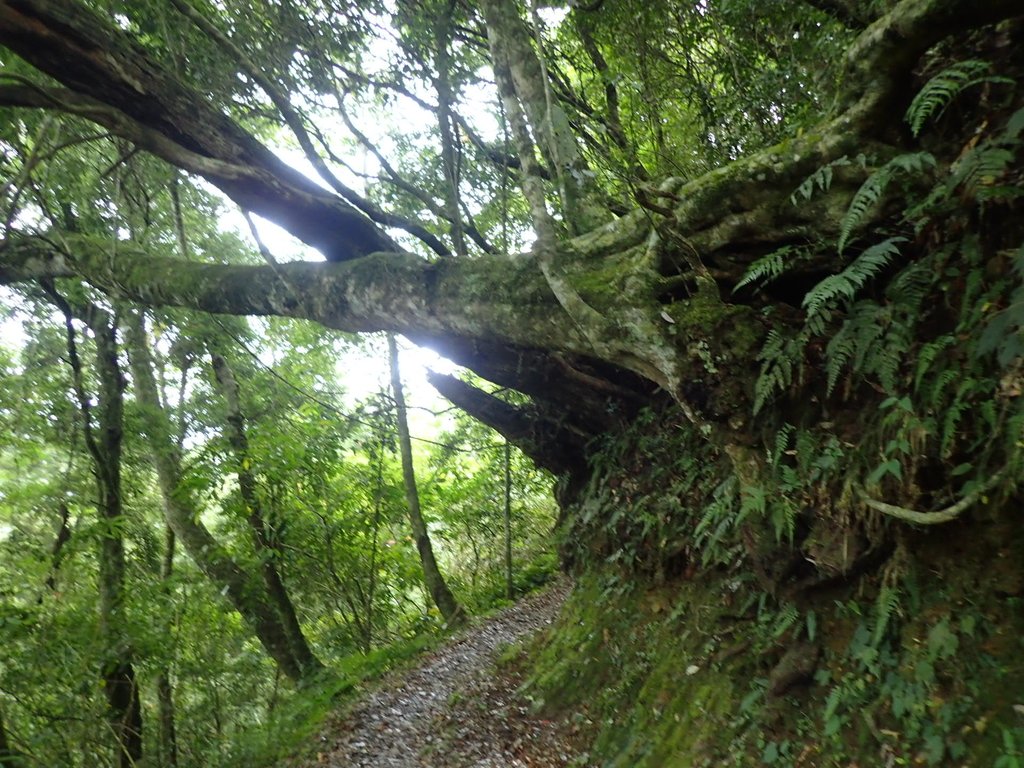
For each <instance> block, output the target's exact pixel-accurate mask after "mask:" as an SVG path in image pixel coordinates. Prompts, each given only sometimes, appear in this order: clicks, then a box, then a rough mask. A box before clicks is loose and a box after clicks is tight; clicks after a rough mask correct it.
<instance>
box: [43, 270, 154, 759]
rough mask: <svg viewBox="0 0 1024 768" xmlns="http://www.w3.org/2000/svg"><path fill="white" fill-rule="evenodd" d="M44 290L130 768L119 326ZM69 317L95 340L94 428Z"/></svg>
mask: <svg viewBox="0 0 1024 768" xmlns="http://www.w3.org/2000/svg"><path fill="white" fill-rule="evenodd" d="M48 292H49V293H50V296H51V298H52V299H53V301H54V303H56V304H57V306H58V307H59V308H60V309H61V310H62V311H63V312H64V317H65V326H66V331H67V349H68V360H69V362H70V364H71V369H72V381H73V382H74V387H75V393H76V395H77V398H78V406H79V410H80V412H81V416H82V433H83V435H84V436H85V444H86V447H87V448H88V451H89V455H90V457H91V458H92V466H93V476H94V477H95V480H96V493H97V507H98V510H99V513H100V518H101V520H102V523H103V538H102V540H101V542H100V557H99V565H100V568H99V570H100V573H99V586H100V600H99V612H100V635H101V636H102V637H103V644H104V653H105V656H106V657H105V658H104V659H103V660H102V662H101V669H102V676H103V690H104V693H105V695H106V698H107V710H108V719H109V721H110V728H111V731H112V732H113V734H114V738H115V743H116V749H117V754H118V758H117V761H118V765H120V766H121V768H133V767H134V766H137V765H138V764H139V763H140V762H141V761H142V755H143V744H142V706H141V702H140V699H139V689H138V684H137V682H136V679H135V669H134V666H133V658H132V657H133V654H132V650H131V643H130V640H129V636H128V630H127V627H126V626H125V623H126V618H125V615H124V581H125V553H124V535H123V527H124V511H123V505H122V499H123V497H122V493H121V445H122V438H123V435H124V425H123V422H124V418H123V417H124V389H125V380H124V375H123V374H122V372H121V365H120V362H119V360H118V356H119V355H118V346H117V327H116V324H115V321H114V319H113V318H112V317H111V316H110V315H109V314H107V313H106V312H105V311H103V310H100V309H99V308H98V307H96V306H93V305H85V306H84V307H82V308H79V309H78V311H77V312H76V311H73V310H72V307H71V305H70V304H69V303H68V302H67V301H66V300H65V299H64V298H63V297H61V296H60V295H59V294H58V293H57V292H56V291H55V290H53V289H52V287H51V288H48ZM75 315H77V316H78V317H79V318H80V319H82V320H83V321H84V322H85V323H86V325H88V327H89V328H90V329H91V330H92V332H93V336H94V339H95V345H96V353H95V375H96V380H97V382H98V385H99V393H98V398H97V400H98V402H97V407H96V415H95V428H94V424H93V407H92V405H91V404H90V398H89V396H88V394H87V393H86V390H85V382H84V376H83V373H82V365H81V359H80V357H79V354H78V345H77V342H76V341H75V329H74V326H73V325H72V317H73V316H75Z"/></svg>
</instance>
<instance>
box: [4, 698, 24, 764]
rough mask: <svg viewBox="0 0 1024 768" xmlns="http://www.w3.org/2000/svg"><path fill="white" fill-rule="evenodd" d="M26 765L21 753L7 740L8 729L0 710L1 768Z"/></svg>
mask: <svg viewBox="0 0 1024 768" xmlns="http://www.w3.org/2000/svg"><path fill="white" fill-rule="evenodd" d="M23 765H24V762H23V761H22V759H21V753H19V752H16V751H15V749H14V747H12V746H11V742H10V740H9V739H8V738H7V728H6V726H5V725H4V711H3V710H2V709H0V768H20V767H21V766H23Z"/></svg>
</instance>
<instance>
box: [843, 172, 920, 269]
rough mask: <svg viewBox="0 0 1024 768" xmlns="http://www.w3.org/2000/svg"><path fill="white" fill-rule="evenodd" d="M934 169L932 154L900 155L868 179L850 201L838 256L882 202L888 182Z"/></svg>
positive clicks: (844, 220)
mask: <svg viewBox="0 0 1024 768" xmlns="http://www.w3.org/2000/svg"><path fill="white" fill-rule="evenodd" d="M934 166H935V157H934V156H933V155H932V154H931V153H930V152H912V153H908V154H904V155H897V156H896V157H894V158H893V159H892V160H890V161H889V162H887V163H886V164H885V165H883V166H882V167H881V168H879V169H878V170H877V171H875V172H874V173H873V174H871V175H870V176H869V177H868V178H867V179H865V180H864V183H863V184H861V185H860V189H858V190H857V192H856V194H855V195H854V196H853V199H852V200H851V201H850V206H849V208H847V210H846V213H845V214H844V216H843V220H842V221H841V222H840V224H839V242H838V245H837V247H838V250H839V253H842V252H843V249H844V248H845V247H846V244H847V242H849V240H850V235H852V234H853V230H854V229H856V228H857V227H858V226H859V225H860V224H861V223H862V222H863V221H864V220H865V219H867V217H868V214H869V213H870V212H871V210H872V209H873V208H874V207H875V206H876V205H878V203H879V202H880V201H881V199H882V195H884V194H885V190H886V189H887V188H888V186H889V182H891V181H892V180H893V178H895V177H896V176H897V175H898V173H899V172H903V173H911V174H913V173H922V172H923V171H924V170H925V168H926V167H934Z"/></svg>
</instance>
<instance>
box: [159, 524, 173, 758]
mask: <svg viewBox="0 0 1024 768" xmlns="http://www.w3.org/2000/svg"><path fill="white" fill-rule="evenodd" d="M174 548H175V536H174V531H172V530H171V528H170V526H167V528H166V530H165V531H164V556H163V559H162V560H161V562H160V582H161V584H162V585H163V589H164V592H165V593H168V594H169V593H170V589H171V587H170V582H171V576H172V575H173V573H174ZM170 623H171V622H170V621H169V622H168V625H166V626H165V627H164V631H165V634H166V635H167V636H168V637H170V635H171V629H172V627H171V626H170ZM156 700H157V712H158V717H159V718H160V751H161V754H162V755H163V758H164V762H163V764H164V765H166V766H167V767H168V768H177V765H178V734H177V727H176V725H175V720H176V716H175V709H174V687H173V685H172V684H171V671H170V665H169V664H167V665H164V666H162V667H161V668H160V670H159V671H158V672H157V675H156Z"/></svg>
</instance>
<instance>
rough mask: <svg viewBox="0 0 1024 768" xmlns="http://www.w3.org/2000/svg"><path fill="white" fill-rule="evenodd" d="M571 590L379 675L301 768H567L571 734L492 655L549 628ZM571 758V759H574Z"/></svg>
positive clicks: (520, 606) (525, 604) (532, 599)
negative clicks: (537, 711) (539, 712)
mask: <svg viewBox="0 0 1024 768" xmlns="http://www.w3.org/2000/svg"><path fill="white" fill-rule="evenodd" d="M568 591H569V585H568V584H566V583H559V584H557V585H555V586H554V587H552V588H550V589H547V590H544V591H543V592H539V593H535V594H533V595H530V596H529V597H526V598H524V599H523V600H521V601H519V602H518V603H516V604H515V605H513V606H510V607H509V608H507V609H505V610H504V611H502V612H501V613H499V614H497V615H495V616H494V617H492V618H490V619H488V620H486V621H485V622H483V623H481V624H479V625H477V626H474V627H471V628H470V629H467V630H465V631H463V632H462V633H460V634H459V635H457V636H456V637H455V638H454V639H452V640H451V641H450V642H448V643H447V644H446V645H444V646H443V647H441V648H439V649H438V650H436V651H434V652H433V653H431V654H429V655H428V656H427V657H426V658H425V659H424V661H423V662H422V663H421V664H420V665H419V666H417V667H416V668H415V669H411V670H408V671H406V672H403V673H401V674H398V675H396V676H394V677H393V678H390V679H385V681H384V684H383V685H382V686H381V687H380V688H379V689H376V690H374V691H372V692H370V693H369V694H367V695H366V696H365V697H364V698H363V700H362V701H360V702H359V703H358V704H356V705H355V707H354V708H353V709H352V710H350V711H349V713H348V714H347V715H346V716H345V717H344V718H343V719H342V720H340V721H339V722H334V723H332V724H331V725H329V726H328V727H327V729H326V730H325V731H324V733H323V734H322V735H321V740H322V742H323V746H322V747H321V749H320V752H319V754H318V755H317V757H316V759H315V761H312V762H310V763H307V765H308V766H331V768H342V767H344V768H566V766H574V767H575V766H585V763H584V762H583V761H582V759H581V758H579V757H577V754H578V748H577V747H576V746H574V743H573V742H574V736H575V731H574V729H573V728H572V727H570V726H569V725H568V724H566V723H562V722H557V721H550V720H542V719H540V718H537V717H535V716H532V715H531V714H530V713H529V710H528V707H527V704H526V702H524V701H523V700H522V699H521V698H520V697H518V696H517V695H516V688H517V687H518V684H519V682H520V681H519V680H518V679H516V678H515V676H514V675H512V674H511V673H504V672H500V673H496V672H495V667H494V661H495V656H496V654H497V653H498V652H500V651H501V650H502V649H503V648H504V647H505V646H507V645H508V644H510V643H515V642H517V641H519V640H522V639H524V638H526V637H528V636H530V635H533V634H534V633H536V632H537V631H539V630H541V629H543V628H544V627H546V626H548V625H549V624H551V622H552V621H553V620H554V618H555V616H556V615H557V614H558V610H559V608H560V607H561V605H562V603H563V601H564V600H565V597H566V595H567V594H568ZM574 760H575V761H574Z"/></svg>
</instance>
